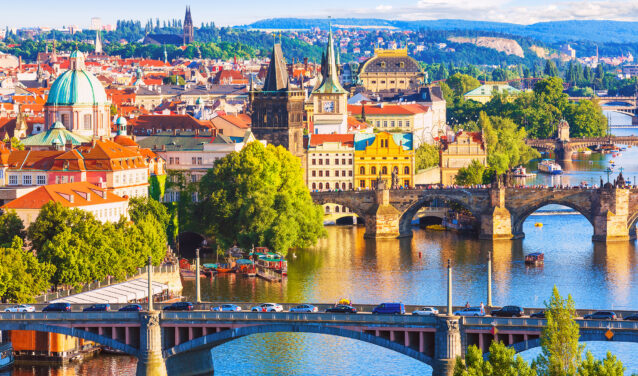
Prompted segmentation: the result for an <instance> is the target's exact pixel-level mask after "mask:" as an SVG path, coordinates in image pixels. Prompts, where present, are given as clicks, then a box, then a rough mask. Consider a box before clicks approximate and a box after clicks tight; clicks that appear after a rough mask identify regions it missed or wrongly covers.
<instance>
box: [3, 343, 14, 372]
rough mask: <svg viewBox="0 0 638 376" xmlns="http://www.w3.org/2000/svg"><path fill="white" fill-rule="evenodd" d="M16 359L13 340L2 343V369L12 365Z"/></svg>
mask: <svg viewBox="0 0 638 376" xmlns="http://www.w3.org/2000/svg"><path fill="white" fill-rule="evenodd" d="M14 360H15V359H14V357H13V346H12V345H11V342H4V343H0V370H5V369H7V368H9V367H11V366H12V365H13V362H14Z"/></svg>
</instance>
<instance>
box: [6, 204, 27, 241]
mask: <svg viewBox="0 0 638 376" xmlns="http://www.w3.org/2000/svg"><path fill="white" fill-rule="evenodd" d="M26 235H27V233H26V231H24V224H23V223H22V220H21V219H20V217H18V215H17V214H16V212H15V211H13V210H10V211H8V212H5V213H3V214H2V215H0V247H10V246H11V244H12V243H13V241H14V237H16V236H17V237H19V238H20V239H22V240H23V241H24V238H25V236H26Z"/></svg>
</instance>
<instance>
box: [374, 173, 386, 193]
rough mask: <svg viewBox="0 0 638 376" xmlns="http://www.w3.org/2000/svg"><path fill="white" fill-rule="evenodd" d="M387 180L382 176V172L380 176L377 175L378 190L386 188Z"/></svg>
mask: <svg viewBox="0 0 638 376" xmlns="http://www.w3.org/2000/svg"><path fill="white" fill-rule="evenodd" d="M385 184H386V181H385V178H384V177H381V174H379V177H377V184H376V186H377V191H383V190H385V189H386V187H385Z"/></svg>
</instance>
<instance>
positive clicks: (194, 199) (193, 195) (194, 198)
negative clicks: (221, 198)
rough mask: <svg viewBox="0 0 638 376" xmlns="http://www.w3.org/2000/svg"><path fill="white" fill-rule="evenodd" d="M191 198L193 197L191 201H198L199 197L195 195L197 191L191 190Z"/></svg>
mask: <svg viewBox="0 0 638 376" xmlns="http://www.w3.org/2000/svg"><path fill="white" fill-rule="evenodd" d="M191 198H192V199H193V202H198V201H199V199H198V197H197V192H193V194H192V195H191Z"/></svg>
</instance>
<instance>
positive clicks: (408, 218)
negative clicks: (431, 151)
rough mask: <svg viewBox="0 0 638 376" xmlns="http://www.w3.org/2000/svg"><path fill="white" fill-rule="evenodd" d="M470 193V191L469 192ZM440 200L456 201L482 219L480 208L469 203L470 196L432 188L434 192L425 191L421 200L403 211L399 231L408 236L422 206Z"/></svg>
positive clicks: (475, 216)
mask: <svg viewBox="0 0 638 376" xmlns="http://www.w3.org/2000/svg"><path fill="white" fill-rule="evenodd" d="M467 194H468V195H470V193H467ZM435 200H439V201H442V202H448V203H455V204H457V205H459V206H461V207H463V208H464V209H466V210H467V211H469V212H470V213H471V214H472V216H473V217H474V218H476V219H477V220H480V218H481V213H480V209H478V208H474V207H472V205H471V204H470V203H469V197H465V196H458V197H457V196H454V195H447V194H444V193H441V192H437V190H432V193H430V192H425V193H424V195H423V196H421V197H419V200H418V201H417V202H415V203H414V204H413V205H411V206H410V207H409V208H408V209H407V210H405V211H404V212H403V214H402V215H401V218H400V220H399V231H400V233H401V235H402V236H406V235H409V234H411V233H412V219H413V218H414V216H415V215H416V214H417V212H418V211H419V210H421V208H423V207H424V206H426V205H427V204H429V203H431V202H432V201H435Z"/></svg>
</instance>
